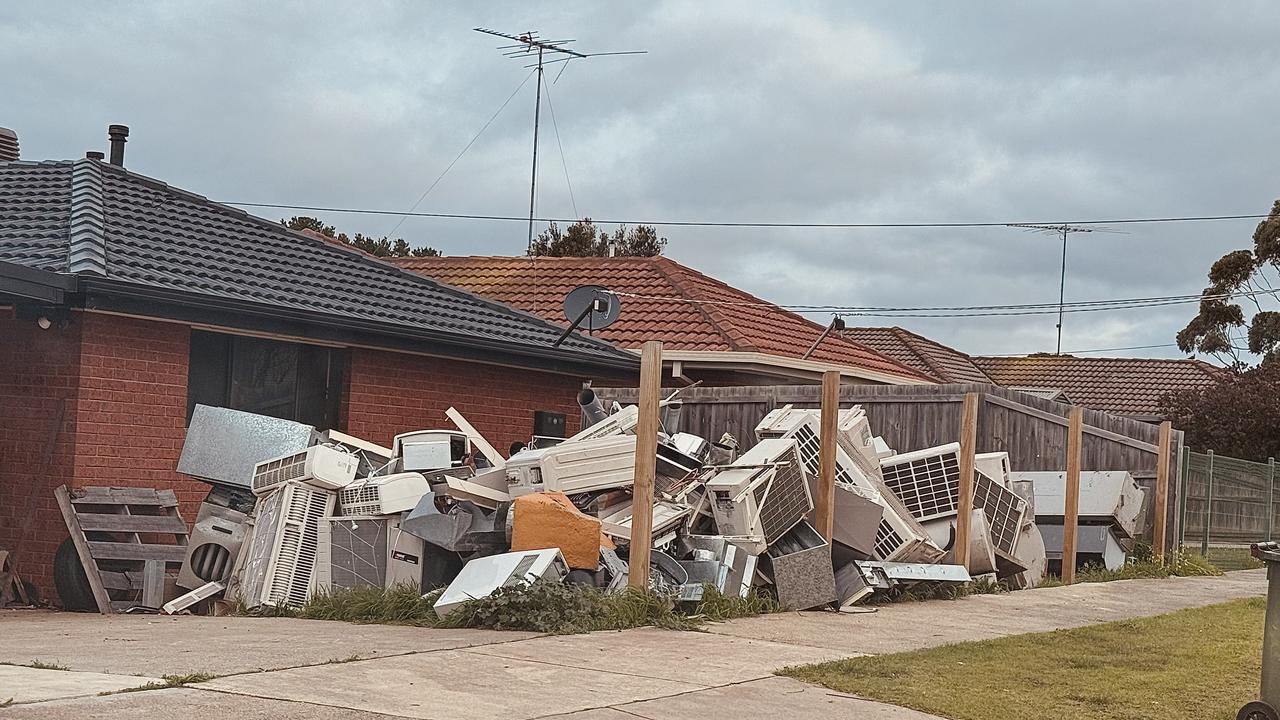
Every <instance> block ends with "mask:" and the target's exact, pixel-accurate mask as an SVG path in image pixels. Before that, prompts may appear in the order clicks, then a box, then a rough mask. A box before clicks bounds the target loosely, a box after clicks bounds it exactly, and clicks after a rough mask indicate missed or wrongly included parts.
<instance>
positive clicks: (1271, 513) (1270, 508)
mask: <svg viewBox="0 0 1280 720" xmlns="http://www.w3.org/2000/svg"><path fill="white" fill-rule="evenodd" d="M1275 492H1276V459H1275V458H1273V457H1269V458H1267V542H1271V531H1272V529H1273V528H1274V526H1275V519H1276V506H1275V505H1274V504H1273V503H1274V502H1275V500H1274V497H1275Z"/></svg>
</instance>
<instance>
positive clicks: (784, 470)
mask: <svg viewBox="0 0 1280 720" xmlns="http://www.w3.org/2000/svg"><path fill="white" fill-rule="evenodd" d="M706 488H707V492H708V494H709V495H710V497H711V511H712V515H713V516H714V517H715V521H716V529H717V531H718V532H719V534H721V535H728V536H736V537H747V538H752V539H753V540H754V541H755V543H756V544H757V545H758V546H760V547H761V550H763V546H767V545H770V544H772V543H773V542H774V541H775V540H777V539H778V538H780V537H782V536H783V535H784V534H786V532H787V531H788V530H790V529H791V528H793V527H795V526H796V524H797V523H799V522H800V521H801V520H804V519H805V517H807V516H808V514H809V511H810V510H812V509H813V499H812V497H811V496H810V495H809V482H808V473H806V472H805V466H804V462H803V461H802V460H801V458H800V452H799V450H798V448H797V447H796V441H795V440H792V439H789V438H788V439H777V438H771V439H768V440H761V441H760V442H759V443H757V444H756V446H755V447H753V448H751V449H750V450H749V451H747V452H746V453H745V454H744V455H742V457H739V458H738V459H737V460H735V461H734V463H733V465H731V466H730V467H729V468H727V469H725V470H722V471H721V472H719V473H717V474H716V475H715V476H714V477H712V478H711V479H710V480H708V481H707V483H706ZM757 554H758V553H757Z"/></svg>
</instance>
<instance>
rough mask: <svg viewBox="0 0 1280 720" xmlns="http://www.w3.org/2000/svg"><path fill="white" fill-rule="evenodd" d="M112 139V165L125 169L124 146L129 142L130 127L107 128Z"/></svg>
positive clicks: (114, 126) (116, 126)
mask: <svg viewBox="0 0 1280 720" xmlns="http://www.w3.org/2000/svg"><path fill="white" fill-rule="evenodd" d="M107 135H108V136H109V137H110V138H111V164H112V165H118V166H120V167H124V144H125V143H127V142H129V126H128V125H112V126H110V127H108V128H107Z"/></svg>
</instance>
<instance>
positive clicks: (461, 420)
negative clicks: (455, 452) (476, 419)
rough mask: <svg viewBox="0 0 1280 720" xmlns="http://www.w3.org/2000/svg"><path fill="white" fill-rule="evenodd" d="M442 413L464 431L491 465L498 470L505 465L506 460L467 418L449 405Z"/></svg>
mask: <svg viewBox="0 0 1280 720" xmlns="http://www.w3.org/2000/svg"><path fill="white" fill-rule="evenodd" d="M444 415H445V417H447V418H449V420H451V421H452V422H453V424H454V425H457V426H458V429H459V430H461V431H462V432H464V433H466V435H467V437H468V438H470V439H471V444H472V445H474V446H475V448H476V449H477V450H479V451H480V454H481V455H483V456H484V458H485V460H488V461H489V465H490V466H491V467H494V468H498V469H499V470H501V469H502V468H504V467H506V465H507V461H506V460H505V459H504V458H503V457H502V455H500V454H499V453H498V451H497V450H495V449H494V447H493V446H492V445H490V444H489V441H488V440H486V439H485V438H484V435H481V434H480V431H479V430H476V429H475V427H474V426H473V425H472V424H471V423H469V422H467V419H466V418H465V417H463V416H462V413H460V412H458V411H457V410H455V409H454V408H453V407H452V406H450V408H449V409H448V410H445V411H444Z"/></svg>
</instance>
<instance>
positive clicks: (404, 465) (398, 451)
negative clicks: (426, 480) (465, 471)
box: [391, 430, 471, 472]
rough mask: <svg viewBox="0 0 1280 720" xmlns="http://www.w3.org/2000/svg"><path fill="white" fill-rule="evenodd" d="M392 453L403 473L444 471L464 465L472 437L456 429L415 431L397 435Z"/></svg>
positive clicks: (392, 445) (392, 446) (469, 453)
mask: <svg viewBox="0 0 1280 720" xmlns="http://www.w3.org/2000/svg"><path fill="white" fill-rule="evenodd" d="M391 454H392V456H393V457H395V458H398V459H399V460H400V464H399V467H400V470H402V471H405V472H415V471H417V472H426V471H431V470H447V469H449V468H453V467H459V466H461V465H464V464H466V460H467V457H468V456H469V455H471V438H469V437H467V434H466V433H465V432H460V431H458V430H415V431H413V432H407V433H401V434H399V435H397V436H396V437H395V439H394V440H393V441H392V443H391Z"/></svg>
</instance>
